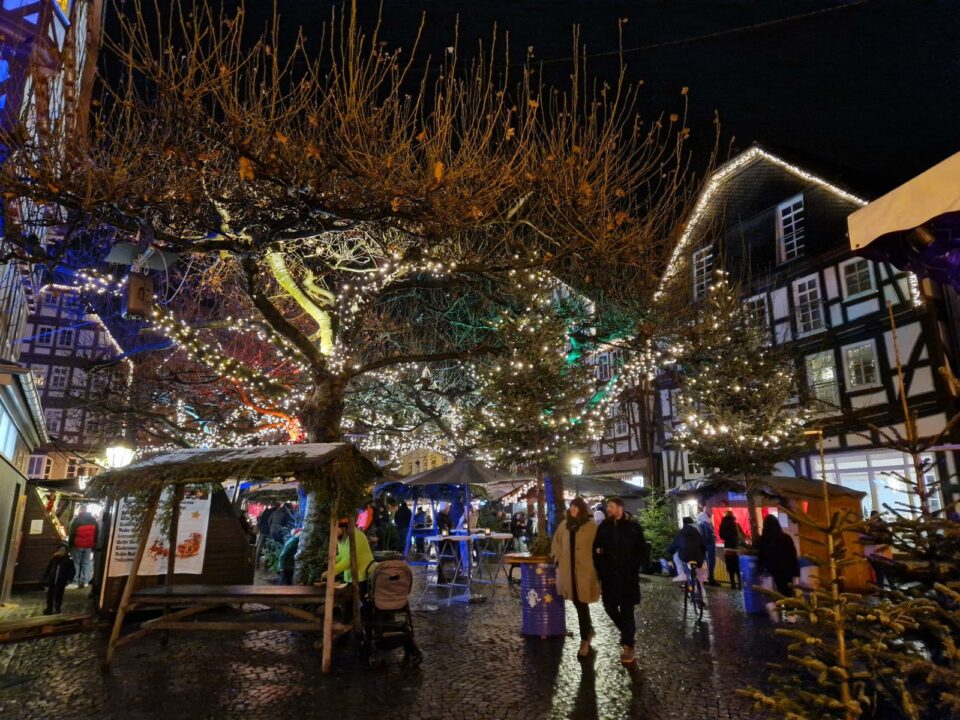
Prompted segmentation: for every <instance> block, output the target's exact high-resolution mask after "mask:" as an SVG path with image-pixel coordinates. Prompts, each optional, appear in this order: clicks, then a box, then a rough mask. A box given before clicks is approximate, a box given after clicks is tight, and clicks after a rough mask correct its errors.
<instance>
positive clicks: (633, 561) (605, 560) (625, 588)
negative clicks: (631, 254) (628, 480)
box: [593, 498, 647, 665]
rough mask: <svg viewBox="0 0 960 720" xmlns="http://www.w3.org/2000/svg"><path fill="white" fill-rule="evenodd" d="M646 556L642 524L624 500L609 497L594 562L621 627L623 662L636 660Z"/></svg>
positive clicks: (605, 599)
mask: <svg viewBox="0 0 960 720" xmlns="http://www.w3.org/2000/svg"><path fill="white" fill-rule="evenodd" d="M646 560H647V541H646V538H645V537H644V535H643V528H642V527H641V526H640V523H638V522H637V521H636V520H634V519H633V516H631V515H630V514H629V513H627V511H626V510H625V509H624V507H623V500H621V499H620V498H610V499H609V500H608V501H607V519H606V520H604V521H603V522H602V523H600V527H598V528H597V537H596V540H594V542H593V562H594V565H595V566H596V568H597V576H598V577H599V578H600V593H601V596H602V598H603V609H604V610H606V612H607V615H609V616H610V619H611V620H613V623H614V625H616V626H617V629H618V630H619V631H620V645H621V646H622V652H621V653H620V662H622V663H623V664H624V665H630V664H632V663H635V662H636V661H637V658H636V655H635V654H634V652H633V646H634V644H635V642H636V634H637V621H636V618H635V617H634V607H635V606H636V605H638V604H639V603H640V569H641V568H642V567H643V565H644V564H645V562H646Z"/></svg>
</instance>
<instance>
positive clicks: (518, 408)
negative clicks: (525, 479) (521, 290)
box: [473, 294, 602, 538]
mask: <svg viewBox="0 0 960 720" xmlns="http://www.w3.org/2000/svg"><path fill="white" fill-rule="evenodd" d="M573 322H574V319H572V318H570V317H568V316H567V314H566V313H564V312H563V308H562V307H560V306H559V305H558V304H557V302H556V297H555V296H549V295H546V294H541V295H540V296H539V297H537V298H535V299H534V300H533V301H532V302H531V304H530V305H529V306H528V307H526V308H523V312H520V313H517V314H512V313H505V314H504V315H503V316H502V317H501V318H500V319H499V320H498V321H497V326H498V332H499V333H500V334H501V336H502V337H503V338H504V341H505V344H506V346H507V348H508V350H507V351H506V353H505V354H504V355H503V356H502V357H500V358H498V359H497V360H496V361H494V362H491V363H488V364H486V365H485V366H482V367H481V368H480V369H479V373H478V374H479V377H480V385H479V395H480V399H481V403H480V405H479V406H478V407H477V408H476V409H475V411H474V415H473V420H474V432H475V436H476V438H477V440H478V441H479V443H480V447H481V448H482V449H484V450H485V451H486V452H487V453H488V454H489V456H490V457H491V458H492V459H493V460H494V462H495V463H496V464H498V465H500V466H515V467H519V468H528V469H531V470H533V471H534V472H535V473H536V477H537V499H538V500H537V521H538V526H539V534H540V537H541V538H544V537H545V528H546V513H545V507H544V471H545V470H547V469H548V468H550V467H551V466H557V465H559V461H560V459H561V458H562V456H563V454H564V453H565V452H566V451H567V450H569V449H570V448H575V447H579V446H581V445H583V444H585V443H586V442H587V441H588V440H589V439H590V438H592V437H594V436H595V435H596V434H597V432H598V431H599V429H600V427H601V423H602V419H601V418H602V410H601V408H600V406H599V404H597V403H593V402H591V401H592V400H593V398H594V395H595V393H596V385H595V380H594V375H593V372H592V370H591V368H590V366H589V365H588V364H587V363H586V362H585V361H584V359H583V358H582V357H578V358H574V357H571V356H570V354H569V349H570V343H569V338H568V333H569V331H570V328H571V326H572V325H571V323H573Z"/></svg>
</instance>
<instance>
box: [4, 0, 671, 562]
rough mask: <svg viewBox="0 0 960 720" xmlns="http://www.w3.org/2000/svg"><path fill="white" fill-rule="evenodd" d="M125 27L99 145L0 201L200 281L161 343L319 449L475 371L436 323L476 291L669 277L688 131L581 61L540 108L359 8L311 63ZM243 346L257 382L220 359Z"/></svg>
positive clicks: (156, 25)
mask: <svg viewBox="0 0 960 720" xmlns="http://www.w3.org/2000/svg"><path fill="white" fill-rule="evenodd" d="M128 6H129V7H128V8H127V9H126V10H124V11H123V12H122V14H121V16H120V19H119V27H120V30H119V34H118V35H117V36H116V37H108V38H106V39H105V50H106V51H107V53H108V55H109V56H110V57H111V58H112V60H110V61H108V65H107V67H119V68H121V69H122V74H121V76H119V77H111V78H108V80H109V82H106V81H104V82H101V83H100V85H99V87H98V89H97V91H96V94H95V99H94V110H93V112H92V113H91V118H90V123H89V129H88V131H87V132H86V134H84V135H82V136H80V137H77V138H76V140H75V141H73V142H71V143H70V144H69V145H68V146H67V147H65V148H63V151H62V152H58V153H50V152H46V151H45V149H44V148H43V147H41V146H37V145H36V144H35V143H34V141H33V140H31V136H30V133H28V132H24V131H23V128H22V127H21V128H18V129H16V130H14V131H12V132H10V133H6V134H4V135H3V136H2V137H0V143H2V144H3V145H4V146H6V147H8V148H9V152H10V155H11V156H12V159H13V160H14V162H8V163H6V164H5V165H3V166H2V168H0V184H2V185H3V187H4V189H5V191H6V192H7V193H9V194H11V195H14V196H20V197H26V198H30V199H31V200H32V201H33V202H35V203H37V204H38V205H43V206H48V207H58V208H62V213H63V216H64V218H65V222H67V223H79V224H84V225H88V226H89V225H97V224H100V225H106V226H110V227H113V228H116V229H117V230H118V232H119V233H120V234H121V235H125V236H126V237H127V238H128V239H129V240H131V241H132V242H134V243H136V245H137V246H138V248H139V249H140V251H141V252H144V253H145V252H147V251H148V250H149V249H151V248H154V249H158V250H165V251H170V252H175V253H178V254H179V255H180V257H181V258H184V259H189V267H190V276H189V277H188V278H186V279H185V282H187V283H188V284H190V285H192V288H193V291H192V292H191V293H185V294H184V295H183V296H182V297H180V298H178V300H177V301H176V302H172V303H170V304H168V305H165V306H164V308H163V310H162V311H161V310H159V309H158V310H157V314H156V316H155V318H154V320H155V329H156V330H157V331H160V332H162V333H164V334H166V335H167V336H168V337H169V338H171V339H172V340H173V341H174V343H175V344H176V345H177V347H179V348H180V350H181V351H182V352H185V353H187V354H188V355H189V356H190V358H191V359H192V360H193V361H194V362H196V363H197V364H198V365H201V366H205V367H208V368H210V369H211V370H212V371H213V372H214V373H215V375H216V376H217V377H218V378H219V379H220V380H222V381H223V382H225V383H230V384H234V385H236V386H237V387H239V388H243V392H244V393H246V395H247V398H248V399H249V400H251V401H252V402H254V403H258V402H261V401H263V400H264V399H269V402H270V403H272V404H273V405H274V406H275V407H282V408H287V409H289V411H290V412H292V413H294V414H295V415H296V417H297V418H298V420H299V422H300V423H302V427H303V429H304V432H305V434H306V436H307V437H308V438H309V439H310V440H312V441H335V440H339V439H340V438H341V422H342V418H343V413H344V407H345V395H346V392H347V389H348V387H349V386H350V385H351V383H353V382H355V381H356V380H357V379H358V378H361V377H363V376H366V375H369V374H371V373H378V372H380V371H383V370H384V369H385V368H389V367H393V366H397V365H405V364H410V363H429V362H434V361H449V360H456V359H461V358H465V357H469V356H471V355H472V354H475V353H476V352H478V351H480V352H483V351H485V348H486V346H487V338H488V336H489V333H488V332H480V331H476V332H471V333H464V332H462V329H461V328H460V327H458V326H457V325H456V324H454V323H450V322H444V318H447V319H449V317H450V313H451V309H455V308H456V307H457V305H458V303H461V302H463V288H465V287H467V286H468V285H469V284H471V283H474V282H477V281H478V280H479V279H484V280H483V282H485V283H487V284H488V287H492V288H493V289H494V291H495V289H496V286H497V284H500V285H501V286H504V287H509V286H510V285H511V283H515V282H517V281H519V280H521V279H522V278H523V277H524V275H525V274H526V273H530V272H532V271H533V270H535V269H548V270H550V271H552V272H555V273H557V274H559V275H561V276H564V277H567V278H569V279H576V280H577V281H578V282H579V284H580V285H581V286H587V287H589V286H591V284H594V283H595V284H596V285H597V287H600V286H601V284H602V283H601V280H602V278H601V275H604V273H603V271H602V268H612V267H622V268H624V272H621V273H619V274H618V275H617V277H618V278H621V279H622V278H624V277H628V276H630V274H631V273H632V276H633V277H651V276H652V275H653V274H654V273H653V271H652V270H651V268H653V267H656V266H657V264H658V263H659V264H661V265H662V262H663V261H664V259H665V258H666V257H667V253H668V250H669V241H670V237H671V235H672V233H673V231H674V229H675V226H676V223H677V220H676V210H677V207H678V203H680V202H681V200H682V199H684V198H686V197H687V194H688V193H687V185H686V184H685V183H686V181H687V164H686V160H685V157H686V155H685V153H684V151H683V142H684V139H685V138H686V135H687V131H686V129H685V128H683V127H682V122H681V118H680V117H679V116H678V115H673V116H669V117H668V118H656V119H654V120H653V121H650V122H646V123H645V122H644V121H643V120H642V119H641V118H640V116H639V114H638V92H637V89H636V88H634V87H630V86H628V85H627V84H626V83H625V82H624V80H623V71H622V70H621V74H620V77H619V78H618V79H617V80H615V81H614V82H613V83H612V84H609V85H608V84H604V83H601V82H594V81H592V80H591V79H590V78H589V77H588V76H587V74H586V73H585V72H584V71H583V68H582V63H581V62H580V61H575V62H574V63H573V67H572V68H571V82H570V85H569V86H568V87H567V88H565V89H559V88H549V87H544V86H542V85H541V84H540V83H539V82H538V80H537V78H538V77H539V75H538V74H537V73H536V72H535V68H534V67H532V66H530V65H528V66H526V67H524V68H522V69H521V70H520V71H519V72H518V73H517V75H516V77H514V76H512V75H510V74H509V73H508V71H507V68H508V66H507V65H498V63H497V62H496V61H495V58H496V57H497V55H498V53H499V52H501V50H500V49H499V48H498V47H497V44H496V42H494V43H493V44H492V45H491V47H490V48H489V49H486V50H485V51H483V52H481V53H480V55H479V56H478V57H477V59H475V60H473V61H471V62H469V63H463V62H461V60H460V56H459V53H458V51H457V48H456V43H455V42H454V44H453V46H452V47H451V48H450V49H449V52H448V53H447V54H446V55H445V56H444V57H443V58H442V59H441V60H439V61H437V62H435V63H433V65H432V67H431V65H430V63H429V62H426V63H424V62H423V60H422V59H419V58H417V55H416V46H417V44H418V40H419V39H418V38H411V41H412V42H411V47H410V48H407V49H403V50H401V49H395V50H394V49H389V48H387V47H386V46H385V45H384V43H382V42H381V41H380V38H379V36H378V32H377V29H376V28H375V29H374V30H373V32H372V33H370V34H366V33H365V32H363V31H362V30H361V29H360V28H359V27H357V24H356V8H355V5H352V6H350V7H348V8H347V9H346V11H345V13H342V14H341V13H338V12H336V11H333V12H332V13H331V16H330V18H329V21H328V22H327V23H325V24H324V25H323V26H322V27H321V28H320V29H319V36H320V40H321V47H320V50H319V51H315V52H314V51H308V50H307V47H306V42H305V39H304V36H303V35H302V34H301V35H299V36H298V37H297V38H296V40H295V41H294V42H293V44H292V46H290V47H285V48H280V47H278V44H279V37H280V34H279V29H278V27H277V21H276V18H275V19H274V23H273V25H272V26H271V27H270V28H268V30H267V31H266V32H265V33H264V34H263V35H262V36H261V37H259V39H257V40H256V41H254V42H246V41H245V37H247V36H246V34H245V31H244V11H243V8H242V7H241V8H240V10H239V11H237V12H236V13H235V14H224V13H223V12H220V13H218V12H215V11H214V10H212V9H210V8H209V7H208V6H206V5H203V4H198V5H196V6H191V5H190V4H189V3H172V4H171V7H170V8H169V9H167V8H164V9H161V5H160V4H159V3H156V4H154V6H153V7H150V6H149V5H148V4H146V3H142V2H139V1H137V2H132V3H128ZM503 52H504V53H505V50H504V51H503ZM424 67H426V68H427V69H426V70H424V69H423V68H424ZM415 68H419V69H415ZM431 70H436V73H433V72H431ZM8 229H9V230H10V235H11V236H15V234H16V232H17V230H18V228H17V226H16V225H15V224H14V225H13V226H12V227H10V226H8ZM23 246H24V247H26V242H24V243H23ZM613 275H614V273H612V272H611V273H608V274H607V275H605V277H606V276H609V277H613ZM218 323H219V325H218ZM249 343H255V344H257V346H258V347H262V351H261V352H258V353H249V352H246V353H244V355H245V356H246V357H250V356H251V354H252V355H257V356H258V357H260V358H261V363H263V364H261V365H259V366H248V365H246V364H245V363H244V362H242V361H241V360H240V359H238V356H237V355H233V354H231V348H233V347H236V346H244V347H245V346H246V345H247V344H249ZM279 364H284V366H285V367H286V368H287V369H288V370H289V372H286V373H285V376H286V377H284V378H279V377H276V376H274V375H272V374H269V373H265V372H264V367H265V366H269V367H273V366H276V365H279ZM305 544H307V543H305Z"/></svg>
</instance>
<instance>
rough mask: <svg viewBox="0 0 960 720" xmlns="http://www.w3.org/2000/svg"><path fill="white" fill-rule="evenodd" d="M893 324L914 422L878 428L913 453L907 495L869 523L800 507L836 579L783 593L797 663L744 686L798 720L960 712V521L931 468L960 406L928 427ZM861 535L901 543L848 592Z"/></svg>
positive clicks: (886, 442)
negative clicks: (914, 405)
mask: <svg viewBox="0 0 960 720" xmlns="http://www.w3.org/2000/svg"><path fill="white" fill-rule="evenodd" d="M891 330H892V336H893V337H892V339H893V346H894V353H895V357H896V361H897V368H898V371H899V372H898V374H899V377H900V398H901V403H902V407H903V413H904V425H903V429H902V431H901V430H900V428H898V427H893V428H879V427H875V426H871V427H870V430H871V432H872V433H873V434H874V436H875V437H879V438H880V444H881V445H882V446H884V447H887V448H889V449H892V450H897V451H899V452H901V453H904V454H905V455H907V456H909V457H910V458H911V468H910V471H909V472H895V473H890V474H891V475H892V476H893V477H894V478H895V479H896V480H897V481H898V482H897V483H896V485H898V486H899V487H900V488H902V489H903V491H904V492H903V496H902V498H901V499H900V500H899V501H898V502H895V503H892V504H887V505H885V507H884V513H883V514H882V515H880V516H878V517H877V516H875V517H873V518H871V519H870V520H868V521H866V522H864V521H863V520H862V519H861V518H859V517H857V516H856V515H854V514H852V513H850V512H849V511H848V512H846V513H833V514H830V513H828V516H827V522H822V521H818V520H817V519H814V518H811V517H809V516H808V515H805V514H803V513H795V512H791V513H790V514H791V517H792V518H793V519H794V520H795V521H796V522H798V523H800V524H801V525H803V526H805V527H807V528H808V529H810V530H812V531H813V533H814V534H815V535H818V536H820V537H822V538H823V542H824V543H825V544H826V545H827V550H828V552H827V557H828V561H827V565H826V570H827V571H828V579H829V583H828V585H827V586H826V587H824V588H821V589H818V590H815V591H814V592H812V593H811V594H810V595H809V596H804V595H803V594H801V593H796V594H795V596H794V597H792V598H784V599H780V600H779V601H778V605H780V606H781V608H783V609H784V611H786V612H787V613H789V614H791V615H792V616H793V617H795V618H796V619H798V620H799V621H800V622H799V624H797V625H796V626H795V627H792V628H789V629H779V630H778V631H777V632H778V634H780V635H783V636H786V637H788V638H790V640H791V643H790V645H789V651H788V655H787V658H786V661H785V662H782V663H778V664H776V665H774V668H773V673H772V674H771V676H770V678H769V683H768V689H758V688H755V687H751V688H747V689H745V690H740V691H739V692H740V693H741V694H743V695H746V696H747V697H750V698H751V699H753V700H755V701H756V703H757V705H758V706H759V707H762V708H764V709H765V710H767V711H769V712H773V713H775V714H776V715H778V716H780V717H784V718H788V719H789V720H800V719H801V718H803V719H806V718H842V719H843V720H854V719H855V718H873V717H905V718H910V720H941V719H948V718H960V692H958V687H960V648H958V640H957V638H960V523H957V522H956V521H955V519H951V518H950V517H948V516H947V513H946V512H944V511H943V510H942V509H940V507H939V505H940V503H939V502H937V501H938V497H939V483H938V482H937V481H936V480H934V479H933V477H934V476H933V474H932V473H931V470H932V466H933V461H932V459H931V453H932V452H933V449H934V448H936V447H937V446H939V445H942V444H943V443H944V439H945V437H946V436H947V435H948V434H949V433H950V432H951V430H952V429H953V428H954V427H955V426H956V425H957V424H958V423H960V415H956V416H954V417H953V418H951V419H950V420H949V421H948V422H947V423H945V425H944V427H943V428H942V429H941V430H940V431H939V432H937V433H935V434H933V435H930V436H925V437H924V436H921V435H920V432H919V428H918V425H917V417H916V414H915V413H914V412H912V411H911V409H910V406H909V400H908V398H907V397H906V393H905V392H904V382H903V373H902V364H901V362H900V357H899V347H898V344H897V338H896V328H895V326H894V324H893V317H892V316H891ZM825 483H826V480H825V478H824V502H825V503H826V504H827V506H828V507H829V498H828V496H827V494H826V484H825ZM851 532H859V533H861V534H862V535H861V537H863V538H864V542H865V543H866V542H869V543H870V544H874V545H877V546H886V547H889V548H891V549H892V551H893V552H892V553H891V554H890V555H891V556H890V557H887V556H886V555H875V556H874V557H873V558H872V560H873V562H874V564H875V567H876V568H878V569H879V570H880V571H881V572H882V574H883V575H884V578H885V582H884V583H883V586H882V587H880V588H878V592H877V593H876V594H874V595H873V596H863V595H860V594H856V593H849V592H843V591H842V590H841V587H842V586H841V582H840V580H841V579H842V574H843V567H844V566H845V565H847V564H849V563H851V562H856V561H858V560H859V558H858V557H857V556H856V555H855V554H854V552H853V550H852V549H851V548H848V547H847V546H846V543H845V540H844V534H845V533H847V534H848V536H849V533H851Z"/></svg>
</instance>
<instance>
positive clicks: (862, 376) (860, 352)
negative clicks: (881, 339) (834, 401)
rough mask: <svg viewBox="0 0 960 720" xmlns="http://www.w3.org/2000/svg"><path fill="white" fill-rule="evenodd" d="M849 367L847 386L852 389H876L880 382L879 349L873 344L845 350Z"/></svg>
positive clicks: (869, 343)
mask: <svg viewBox="0 0 960 720" xmlns="http://www.w3.org/2000/svg"><path fill="white" fill-rule="evenodd" d="M843 354H844V357H845V358H846V366H847V385H848V386H849V387H850V388H860V387H875V386H876V385H877V384H878V381H879V374H878V372H877V349H876V348H875V347H874V344H873V342H868V343H863V344H861V345H852V346H850V347H846V348H844V349H843Z"/></svg>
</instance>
